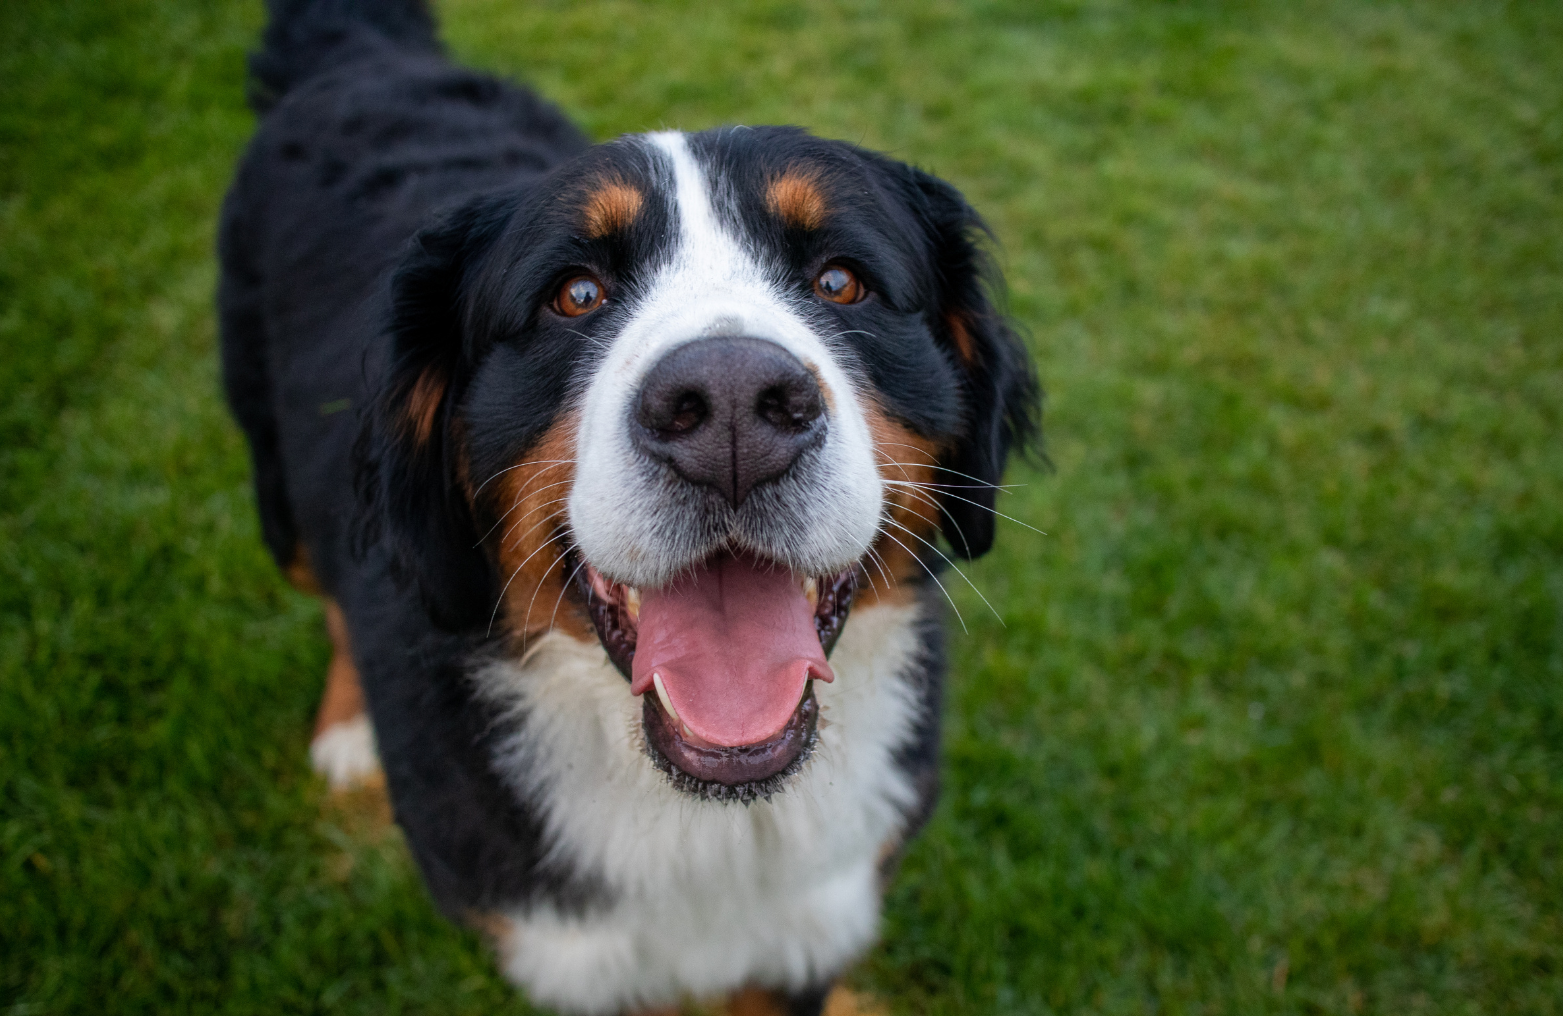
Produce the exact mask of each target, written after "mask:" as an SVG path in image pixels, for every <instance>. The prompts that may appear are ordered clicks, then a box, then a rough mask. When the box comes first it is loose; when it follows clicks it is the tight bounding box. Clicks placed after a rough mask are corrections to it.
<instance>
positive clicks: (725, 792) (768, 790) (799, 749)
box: [641, 681, 819, 803]
mask: <svg viewBox="0 0 1563 1016" xmlns="http://www.w3.org/2000/svg"><path fill="white" fill-rule="evenodd" d="M643 697H644V698H645V704H644V705H643V706H642V707H641V723H642V725H643V726H644V727H645V730H646V753H647V754H648V755H650V756H651V762H652V765H654V766H656V767H657V768H658V769H660V770H662V771H663V772H664V773H667V774H668V776H669V777H671V778H672V780H673V784H674V786H676V787H678V788H679V789H680V790H683V791H685V792H688V793H692V794H696V795H698V796H700V797H706V798H711V799H713V800H734V801H740V802H743V803H748V802H750V801H753V800H755V799H757V798H762V797H770V796H771V795H772V794H774V793H776V792H777V791H778V790H780V789H781V788H782V786H783V785H784V784H785V783H786V782H787V780H788V779H789V778H790V777H791V776H792V775H793V774H794V773H796V772H797V771H798V770H799V769H801V768H803V763H804V762H805V761H807V759H808V756H809V755H810V754H811V753H812V752H813V750H814V744H815V741H817V740H818V738H819V700H817V699H816V698H815V697H814V682H813V681H810V682H809V683H808V685H807V686H806V687H805V688H804V692H803V698H802V699H801V700H800V701H799V702H798V708H797V709H796V710H794V712H793V714H792V718H791V719H790V720H788V721H787V725H786V726H785V727H783V728H782V730H781V733H779V734H777V735H776V736H775V737H773V738H771V739H770V740H767V741H762V742H760V743H759V744H746V745H742V746H740V747H736V748H707V747H704V746H702V745H697V744H691V743H689V742H688V741H686V740H684V737H683V735H682V734H681V733H679V731H678V729H677V725H676V724H675V723H674V722H673V720H672V719H671V718H670V717H669V716H668V714H667V712H666V711H664V710H663V708H662V704H661V703H660V702H658V701H657V698H656V696H654V695H646V696H643Z"/></svg>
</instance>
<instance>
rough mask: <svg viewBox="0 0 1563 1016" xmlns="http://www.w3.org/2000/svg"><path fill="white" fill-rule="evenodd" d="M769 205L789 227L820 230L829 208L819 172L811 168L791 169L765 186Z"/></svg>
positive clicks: (773, 212) (766, 199)
mask: <svg viewBox="0 0 1563 1016" xmlns="http://www.w3.org/2000/svg"><path fill="white" fill-rule="evenodd" d="M765 206H766V207H767V208H769V209H770V210H771V214H772V215H775V216H777V217H779V218H780V219H781V220H782V221H783V222H785V223H787V225H789V226H796V227H798V228H800V229H818V228H819V227H820V226H821V225H822V224H823V223H824V221H825V215H826V213H827V212H828V211H829V208H828V207H827V206H826V204H825V195H824V193H823V192H822V191H821V190H820V186H819V174H818V173H817V172H815V171H814V170H810V169H799V168H793V169H788V170H787V171H786V172H785V173H783V174H782V175H781V176H778V177H776V178H775V179H773V180H772V181H771V182H770V185H769V186H768V187H767V188H766V189H765Z"/></svg>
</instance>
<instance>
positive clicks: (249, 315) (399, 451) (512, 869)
mask: <svg viewBox="0 0 1563 1016" xmlns="http://www.w3.org/2000/svg"><path fill="white" fill-rule="evenodd" d="M251 102H252V104H253V106H254V108H255V109H256V111H257V113H258V114H259V124H258V127H257V130H256V133H255V136H254V138H253V140H252V142H251V144H250V145H249V148H248V150H247V152H246V154H245V155H244V156H243V158H242V161H241V163H240V165H239V168H238V170H237V174H236V178H235V180H234V183H233V185H232V188H231V190H230V192H229V194H228V196H227V199H226V202H225V204H224V207H223V211H222V217H221V224H220V233H219V255H220V262H221V275H220V283H219V292H218V304H219V316H220V322H221V335H222V355H223V374H224V384H225V388H226V392H227V396H228V399H229V402H230V405H231V407H232V410H233V412H234V414H235V416H236V417H237V419H238V421H239V424H240V425H241V427H242V429H243V430H244V432H245V435H246V437H247V438H248V442H249V447H250V451H251V455H252V459H253V466H254V480H255V488H256V495H257V499H258V503H259V514H260V520H261V528H262V532H263V536H264V539H265V542H266V545H267V547H268V548H269V549H270V551H271V553H272V554H273V555H274V557H275V558H276V560H277V562H278V564H279V566H280V567H281V568H282V569H283V570H284V572H285V573H286V574H287V576H288V577H289V578H290V579H291V580H292V581H293V582H294V584H295V585H297V586H299V587H300V588H302V589H305V590H307V591H310V592H314V593H317V594H319V595H321V596H322V597H324V598H325V599H326V614H327V621H328V627H329V629H330V632H331V636H332V641H333V645H334V650H335V655H334V657H333V659H332V662H331V665H330V670H329V673H328V679H327V687H326V692H325V696H324V699H323V701H322V705H321V710H320V714H319V720H318V723H317V729H316V734H315V737H314V740H313V742H312V744H311V748H310V752H311V757H312V760H313V762H314V764H315V766H316V768H317V769H319V770H321V771H322V772H324V773H325V774H326V775H327V777H328V779H329V781H330V783H331V785H332V786H334V787H344V786H348V785H351V784H353V783H355V782H360V781H373V780H380V779H383V783H384V786H385V788H386V790H387V792H388V794H389V797H390V800H391V803H392V807H393V809H394V816H395V819H396V821H397V823H398V824H399V825H400V827H401V828H402V830H403V831H404V833H405V836H406V841H407V844H408V846H409V848H410V850H411V853H412V856H413V857H414V858H415V859H416V862H417V864H418V867H419V869H420V871H421V873H422V876H423V879H424V881H425V883H426V885H427V887H428V890H429V892H430V893H431V895H432V897H433V899H434V900H435V901H436V903H437V904H438V906H439V907H440V908H441V910H442V911H443V912H444V913H445V914H447V915H448V916H449V917H451V918H452V919H454V920H458V921H462V922H466V923H468V924H471V925H474V926H476V927H479V928H481V929H484V930H485V931H486V932H488V933H489V935H490V936H491V938H492V941H493V944H494V947H495V951H496V956H497V962H498V964H499V966H500V967H501V968H502V970H503V972H504V973H505V975H506V976H507V977H508V978H509V979H510V980H512V981H513V982H514V983H516V984H517V985H519V986H521V987H522V988H523V989H524V990H525V991H526V993H527V994H528V996H529V997H530V998H531V999H533V1000H534V1001H536V1002H538V1003H541V1004H544V1005H548V1006H552V1007H555V1008H557V1009H558V1010H560V1011H564V1012H570V1013H584V1014H597V1013H618V1012H628V1011H635V1010H646V1009H655V1008H657V1007H669V1006H677V1005H679V1004H681V1003H682V1002H683V1001H684V1000H689V999H705V998H722V997H727V998H730V999H739V1000H747V1001H745V1002H744V1003H743V1004H744V1005H747V1006H748V1007H749V1008H747V1009H745V1010H744V1011H751V1012H757V1013H758V1012H775V1013H789V1014H794V1016H801V1014H818V1013H820V1012H821V1011H822V1006H823V1005H824V1004H825V1000H826V997H827V995H828V993H829V992H830V990H831V987H832V985H833V983H834V982H835V981H836V979H837V978H838V975H839V974H840V973H841V972H842V971H843V970H844V969H845V968H846V967H848V965H849V964H851V963H852V962H853V961H854V959H855V958H857V957H859V956H860V955H861V954H862V953H863V952H864V951H865V950H866V949H867V948H868V947H869V946H870V945H871V943H872V942H873V940H874V938H875V934H876V928H877V923H878V919H879V908H880V900H881V895H882V892H883V887H884V885H885V884H886V881H887V879H888V878H889V877H890V875H891V873H892V872H893V870H894V868H895V865H896V861H897V858H898V857H899V855H900V853H901V851H902V849H903V847H904V846H905V844H906V843H907V841H908V839H909V838H910V837H911V836H912V835H913V834H914V833H915V832H916V831H917V830H918V828H919V827H920V826H921V824H922V823H923V822H924V820H925V819H926V818H927V816H928V814H929V812H930V810H931V808H932V807H933V804H934V801H935V797H936V794H937V788H938V772H937V761H938V746H939V714H940V702H941V689H942V686H943V680H944V667H945V663H944V646H943V634H942V631H943V628H942V625H943V613H942V605H941V604H942V601H943V599H944V590H943V585H942V580H941V578H940V575H941V574H944V575H948V574H949V572H948V571H946V570H944V568H943V565H944V558H945V555H944V554H943V552H941V551H940V550H939V549H938V547H937V546H936V543H937V541H938V540H939V539H940V537H941V535H942V538H943V539H944V541H945V543H946V544H947V545H948V548H949V550H950V552H951V553H953V555H954V556H955V557H957V558H963V559H970V558H974V557H977V556H978V555H980V554H982V553H984V552H986V551H987V550H988V549H989V547H990V545H991V544H992V542H993V538H994V515H995V513H994V511H993V508H994V496H995V494H996V491H997V487H996V485H997V484H998V482H999V479H1000V475H1001V473H1002V471H1003V468H1004V465H1005V460H1006V457H1007V456H1008V455H1009V454H1011V452H1012V451H1017V450H1019V449H1021V448H1022V447H1023V446H1024V445H1025V444H1026V443H1027V442H1028V441H1031V440H1033V439H1034V438H1035V437H1036V435H1037V434H1038V426H1039V414H1040V391H1039V388H1038V384H1037V381H1036V378H1035V373H1034V369H1033V367H1032V365H1031V363H1030V360H1029V359H1028V356H1027V354H1026V352H1025V349H1024V346H1023V344H1022V343H1021V342H1019V341H1018V339H1017V338H1016V335H1015V333H1014V331H1013V329H1012V327H1011V326H1010V325H1009V324H1008V323H1007V321H1006V319H1005V317H1004V316H1003V314H1002V313H1001V312H1000V310H999V308H998V306H997V305H996V302H995V296H994V293H995V287H996V286H997V285H998V284H999V280H998V279H997V277H996V275H995V274H994V272H993V270H992V268H991V264H990V259H989V258H988V257H987V256H986V255H985V253H984V250H985V247H984V245H983V242H982V241H983V237H984V233H985V227H984V226H983V224H982V222H981V220H980V218H979V217H978V215H977V213H976V212H974V211H973V209H972V208H971V207H970V205H969V204H968V203H967V202H966V201H965V200H964V199H963V198H962V196H961V195H960V194H959V193H958V192H957V191H956V190H955V189H954V188H952V187H951V186H950V185H948V184H947V183H944V182H942V181H940V180H938V179H936V178H934V177H933V176H930V175H928V174H926V173H923V172H921V171H919V170H917V169H914V168H912V167H910V166H907V165H904V164H902V163H900V162H897V161H895V160H892V159H890V158H887V157H885V156H883V155H879V154H876V153H873V152H870V151H866V150H863V149H861V148H858V147H854V146H852V145H849V144H845V143H842V142H838V141H827V140H821V139H818V138H815V137H813V136H811V135H809V134H808V133H806V132H805V131H803V130H801V129H796V128H788V127H757V128H749V127H728V128H722V129H717V130H709V131H704V132H701V133H693V134H686V133H681V132H677V131H663V132H659V133H651V134H643V135H637V136H626V137H621V138H619V139H617V140H613V141H609V142H607V143H603V144H596V145H594V144H592V143H590V142H589V141H588V139H587V138H586V137H585V136H584V135H583V134H582V133H581V131H580V130H579V129H578V128H577V127H575V126H574V125H573V124H572V123H571V122H570V121H569V120H568V119H567V118H566V117H565V116H564V115H563V114H562V113H561V112H560V111H559V110H557V109H556V108H555V107H553V106H552V105H550V104H548V103H547V102H545V101H544V100H542V99H540V98H539V97H537V96H536V95H534V94H532V93H531V92H529V91H527V90H525V89H523V88H520V87H517V86H513V85H510V84H507V83H504V82H501V81H498V80H496V79H494V78H492V77H489V76H486V75H482V74H478V73H474V72H472V71H470V70H466V69H463V68H460V67H457V66H454V65H453V64H451V63H450V62H449V61H448V60H447V59H446V58H445V56H444V55H443V51H442V49H441V46H440V44H439V42H438V41H437V37H436V29H435V26H434V24H433V20H432V18H431V16H430V14H429V12H428V11H427V10H426V9H425V7H424V6H423V5H422V3H421V0H379V2H375V0H271V4H270V23H269V25H268V27H267V29H266V32H265V36H264V41H263V45H262V48H261V50H260V51H259V52H257V53H256V54H255V55H254V56H253V57H252V58H251ZM382 774H383V775H382ZM734 1004H735V1005H736V1004H737V1003H736V1002H735V1003H734ZM740 1008H741V1006H740Z"/></svg>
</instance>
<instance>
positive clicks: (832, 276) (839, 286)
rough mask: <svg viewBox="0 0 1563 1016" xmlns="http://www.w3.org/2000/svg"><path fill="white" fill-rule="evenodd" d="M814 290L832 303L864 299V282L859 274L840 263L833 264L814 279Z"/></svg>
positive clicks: (854, 301) (853, 301)
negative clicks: (859, 279)
mask: <svg viewBox="0 0 1563 1016" xmlns="http://www.w3.org/2000/svg"><path fill="white" fill-rule="evenodd" d="M814 292H816V293H818V294H819V295H820V296H823V297H824V298H825V299H827V300H829V301H830V302H831V303H857V302H858V301H859V300H861V299H863V296H864V293H863V284H862V283H861V282H859V281H858V280H857V276H856V275H853V274H852V273H851V272H849V271H847V270H846V269H845V268H842V267H840V266H839V265H832V266H831V267H829V268H827V269H825V270H824V271H823V272H820V273H819V278H817V279H815V280H814Z"/></svg>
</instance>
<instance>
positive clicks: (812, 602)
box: [803, 575, 819, 607]
mask: <svg viewBox="0 0 1563 1016" xmlns="http://www.w3.org/2000/svg"><path fill="white" fill-rule="evenodd" d="M803 595H804V596H805V597H806V598H807V599H808V601H809V606H811V607H818V606H819V582H818V581H816V580H815V578H814V576H812V575H810V576H809V577H808V578H806V579H804V580H803Z"/></svg>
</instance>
